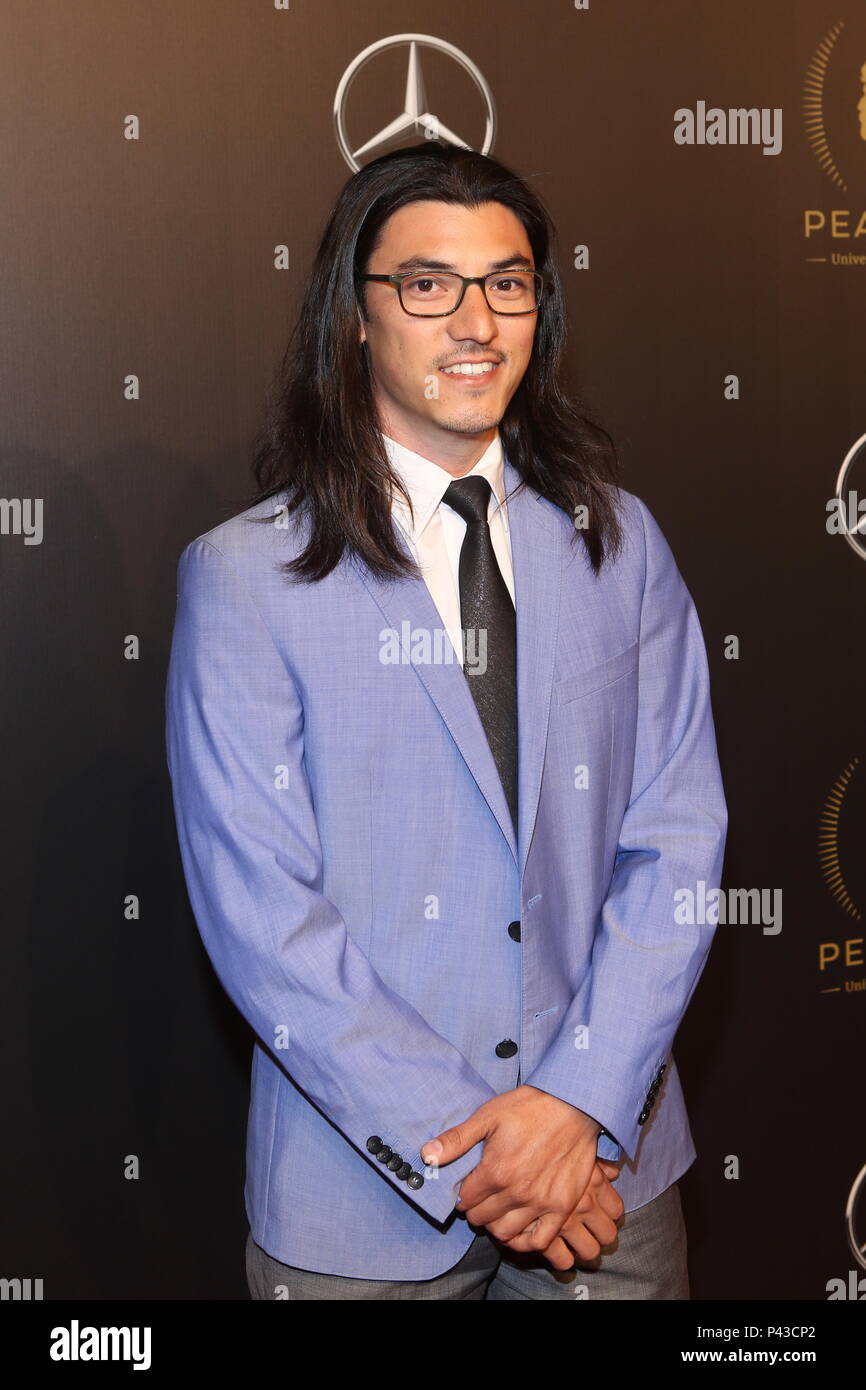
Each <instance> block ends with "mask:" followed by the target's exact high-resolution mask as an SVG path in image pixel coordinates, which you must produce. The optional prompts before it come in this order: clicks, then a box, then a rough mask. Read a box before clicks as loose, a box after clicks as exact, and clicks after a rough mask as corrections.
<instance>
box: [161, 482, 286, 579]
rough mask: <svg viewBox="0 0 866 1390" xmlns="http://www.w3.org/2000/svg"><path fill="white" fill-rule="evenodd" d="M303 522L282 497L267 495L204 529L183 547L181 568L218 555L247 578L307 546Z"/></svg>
mask: <svg viewBox="0 0 866 1390" xmlns="http://www.w3.org/2000/svg"><path fill="white" fill-rule="evenodd" d="M305 529H306V528H305V525H304V523H303V522H302V520H301V519H300V517H299V516H298V515H297V514H295V515H291V516H290V515H289V514H288V512H287V511H286V507H285V496H284V495H277V496H274V497H269V498H267V499H266V500H265V501H263V502H257V503H256V504H255V505H254V506H252V507H247V508H246V509H245V510H244V511H242V512H238V513H237V514H236V515H235V516H231V517H229V518H228V519H227V520H225V521H222V522H220V523H219V524H218V525H216V526H212V527H211V528H210V530H209V531H203V532H202V533H201V535H199V536H196V537H195V538H194V539H193V540H191V541H190V542H189V543H188V544H187V545H186V546H185V547H184V549H183V551H182V552H181V555H180V559H179V561H178V565H179V568H180V569H181V570H183V569H184V568H185V567H186V566H187V565H188V564H189V563H190V562H191V561H196V560H203V559H206V558H210V559H214V560H215V559H218V558H221V559H222V560H223V562H225V563H227V565H228V566H230V567H232V568H233V569H235V570H237V571H238V573H239V574H241V575H243V576H244V577H246V578H250V577H252V576H255V575H258V576H261V575H262V573H263V572H265V571H267V570H268V569H270V568H272V567H273V566H278V565H279V564H281V563H284V562H285V561H286V560H291V559H294V558H295V556H296V555H298V554H299V553H300V552H301V551H302V550H303V549H304V547H305V545H306V537H305V534H304V532H305Z"/></svg>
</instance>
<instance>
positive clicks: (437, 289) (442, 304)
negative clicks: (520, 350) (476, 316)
mask: <svg viewBox="0 0 866 1390" xmlns="http://www.w3.org/2000/svg"><path fill="white" fill-rule="evenodd" d="M356 278H357V279H358V280H377V281H379V282H380V283H381V284H383V285H393V286H394V288H395V289H396V290H397V293H398V295H399V297H400V306H401V308H402V309H403V310H404V311H405V312H406V313H407V314H411V315H412V316H413V318H425V319H440V318H445V316H446V315H447V314H453V313H456V311H457V310H458V309H459V308H460V305H461V304H462V303H463V296H464V295H465V293H466V289H467V286H469V285H480V286H481V291H482V293H483V295H484V298H485V300H486V301H487V305H488V308H490V309H492V310H493V313H494V314H506V315H507V314H534V313H535V312H536V310H537V309H538V306H539V305H540V303H541V299H542V295H543V294H544V291H545V288H546V286H547V285H548V284H549V277H548V276H546V275H543V274H542V273H541V271H539V270H507V271H502V270H495V271H493V273H492V274H490V275H457V274H456V273H452V272H451V271H442V270H420V271H418V270H414V271H410V272H408V273H407V274H405V275H359V276H357V277H356Z"/></svg>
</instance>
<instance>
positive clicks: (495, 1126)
mask: <svg viewBox="0 0 866 1390" xmlns="http://www.w3.org/2000/svg"><path fill="white" fill-rule="evenodd" d="M600 1131H601V1125H600V1124H599V1123H598V1121H597V1120H594V1119H593V1118H592V1116H591V1115H587V1114H585V1113H584V1112H583V1111H582V1110H579V1109H578V1108H577V1107H576V1106H574V1105H570V1104H569V1103H568V1102H567V1101H564V1100H560V1098H559V1097H558V1096H552V1095H550V1094H549V1093H548V1092H547V1091H541V1090H539V1089H538V1088H537V1087H535V1086H527V1085H522V1086H518V1087H517V1088H516V1090H513V1091H506V1092H504V1094H502V1095H499V1096H494V1097H493V1098H492V1099H491V1100H488V1101H485V1102H484V1104H483V1105H480V1106H479V1107H478V1109H477V1110H475V1111H473V1113H472V1114H471V1115H470V1116H469V1117H468V1118H467V1119H466V1120H464V1121H463V1123H462V1124H459V1125H454V1126H453V1127H452V1128H451V1129H446V1130H444V1131H443V1132H442V1133H441V1134H439V1135H437V1136H436V1138H435V1139H431V1140H428V1141H427V1142H426V1143H425V1144H424V1145H423V1146H422V1149H421V1157H422V1159H423V1160H424V1162H425V1163H427V1162H430V1163H433V1164H436V1165H438V1166H441V1165H442V1164H445V1163H451V1162H453V1161H454V1159H456V1158H459V1157H460V1156H461V1155H462V1154H465V1153H468V1152H469V1150H470V1149H471V1148H473V1147H474V1145H475V1144H477V1143H479V1141H482V1140H483V1141H484V1150H483V1153H482V1157H481V1161H480V1163H478V1164H477V1166H476V1167H475V1168H473V1170H472V1172H471V1173H469V1174H468V1175H467V1176H466V1177H465V1178H464V1179H463V1182H462V1183H461V1185H460V1200H459V1202H458V1204H457V1205H458V1209H459V1210H461V1211H464V1212H465V1214H466V1218H467V1220H468V1221H470V1222H472V1224H473V1225H477V1226H485V1227H486V1228H487V1230H488V1231H489V1232H490V1234H491V1235H493V1236H495V1237H496V1239H497V1240H500V1241H502V1242H503V1243H507V1242H508V1241H510V1240H512V1239H513V1238H515V1237H518V1236H520V1235H521V1233H523V1232H525V1231H526V1228H527V1227H528V1226H532V1228H533V1229H532V1235H531V1237H529V1236H528V1237H527V1239H528V1240H529V1241H530V1244H531V1246H532V1248H534V1249H539V1250H545V1249H546V1248H547V1247H548V1246H550V1245H551V1244H552V1243H553V1242H554V1240H555V1238H556V1237H557V1236H558V1234H559V1232H560V1230H561V1229H562V1227H563V1226H564V1225H565V1224H566V1223H567V1222H568V1220H569V1218H570V1217H571V1215H572V1213H573V1212H574V1211H575V1208H576V1207H577V1206H578V1204H579V1203H580V1202H581V1200H582V1198H583V1197H584V1194H585V1193H586V1190H587V1188H588V1186H589V1184H590V1180H591V1179H593V1177H594V1170H595V1165H596V1143H597V1139H598V1135H599V1133H600ZM437 1143H438V1144H439V1145H441V1151H440V1152H438V1153H437V1152H434V1146H435V1145H436V1144H437ZM601 1171H602V1174H603V1175H604V1179H605V1182H604V1185H603V1186H604V1189H605V1190H604V1193H603V1195H601V1197H600V1198H599V1197H598V1195H597V1197H596V1205H597V1208H598V1210H597V1213H596V1216H595V1217H594V1221H593V1234H594V1235H595V1237H596V1239H597V1240H598V1241H599V1244H600V1245H606V1244H609V1243H610V1242H611V1241H613V1240H615V1239H616V1234H617V1228H616V1225H615V1222H616V1221H617V1220H618V1219H619V1217H620V1216H621V1215H622V1213H623V1211H624V1206H623V1202H622V1198H621V1197H620V1196H619V1194H618V1193H617V1192H615V1191H614V1189H613V1187H612V1186H610V1183H609V1180H608V1177H607V1174H608V1173H609V1172H610V1171H612V1169H611V1168H608V1169H606V1170H605V1169H602V1170H601ZM596 1187H598V1184H596ZM533 1223H534V1224H533ZM521 1244H522V1245H523V1242H521ZM524 1248H525V1246H524Z"/></svg>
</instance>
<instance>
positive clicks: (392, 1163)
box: [387, 1154, 403, 1173]
mask: <svg viewBox="0 0 866 1390" xmlns="http://www.w3.org/2000/svg"><path fill="white" fill-rule="evenodd" d="M402 1163H403V1155H402V1154H392V1155H391V1157H390V1158H389V1159H388V1164H387V1166H388V1167H389V1168H390V1169H391V1172H392V1173H396V1171H397V1169H398V1168H399V1167H401V1165H402Z"/></svg>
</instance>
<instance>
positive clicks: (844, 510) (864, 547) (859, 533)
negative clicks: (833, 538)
mask: <svg viewBox="0 0 866 1390" xmlns="http://www.w3.org/2000/svg"><path fill="white" fill-rule="evenodd" d="M858 462H866V434H861V436H860V438H859V439H856V440H855V441H854V443H853V444H852V445H851V448H850V449H849V450H848V452H847V454H846V455H845V458H844V460H843V461H842V467H841V468H840V469H839V476H838V478H837V479H836V499H837V502H838V504H839V514H840V516H841V518H842V519H843V525H842V528H841V529H842V534H843V535H844V537H845V539H846V541H847V542H848V544H849V545H850V546H851V548H852V550H856V552H857V554H858V555H859V556H860V559H861V560H866V514H864V515H862V516H860V515H858V516H857V517H856V518H852V517H851V516H850V515H849V514H850V511H851V504H850V502H849V498H850V497H851V496H852V493H851V491H850V483H851V474H852V472H853V470H854V465H855V464H856V463H858ZM853 496H854V497H856V496H857V493H856V492H853ZM857 510H858V511H859V509H857ZM851 520H854V525H853V527H852V526H851V524H850V522H851Z"/></svg>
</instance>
